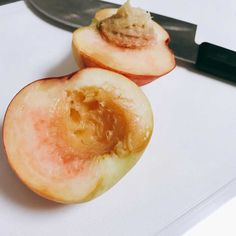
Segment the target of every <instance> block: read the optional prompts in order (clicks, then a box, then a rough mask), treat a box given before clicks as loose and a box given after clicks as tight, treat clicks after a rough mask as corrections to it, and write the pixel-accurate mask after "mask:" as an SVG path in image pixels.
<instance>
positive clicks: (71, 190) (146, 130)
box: [3, 68, 153, 203]
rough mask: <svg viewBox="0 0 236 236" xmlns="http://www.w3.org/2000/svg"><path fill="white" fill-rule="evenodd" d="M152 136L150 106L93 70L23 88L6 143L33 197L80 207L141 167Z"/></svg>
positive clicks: (130, 87) (135, 91)
mask: <svg viewBox="0 0 236 236" xmlns="http://www.w3.org/2000/svg"><path fill="white" fill-rule="evenodd" d="M152 130H153V115H152V110H151V107H150V104H149V102H148V100H147V98H146V96H145V95H144V93H143V92H142V90H141V89H140V88H139V87H138V86H137V85H136V84H135V83H133V82H132V81H130V80H129V79H127V78H126V77H124V76H122V75H120V74H117V73H115V72H111V71H107V70H104V69H100V68H86V69H83V70H81V71H79V72H76V73H73V74H71V75H68V76H64V77H60V78H50V79H42V80H38V81H35V82H33V83H31V84H29V85H28V86H26V87H25V88H23V89H22V90H21V91H20V92H19V93H18V94H17V95H16V96H15V97H14V98H13V100H12V101H11V103H10V105H9V107H8V109H7V112H6V115H5V119H4V126H3V142H4V146H5V150H6V154H7V158H8V161H9V163H10V165H11V167H12V169H13V170H14V171H15V173H16V174H17V175H18V177H19V178H20V179H21V180H22V181H23V183H25V184H26V185H27V186H28V187H29V188H30V189H31V190H33V191H34V192H35V193H37V194H39V195H41V196H43V197H45V198H47V199H50V200H53V201H56V202H61V203H81V202H85V201H88V200H91V199H93V198H95V197H97V196H99V195H100V194H102V193H103V192H105V191H106V190H108V189H109V188H111V187H112V186H113V185H114V184H115V183H117V182H118V181H119V180H120V179H121V177H123V176H124V175H125V174H126V173H127V172H128V171H129V170H130V169H131V167H133V166H134V165H135V163H136V162H137V161H138V160H139V158H140V157H141V155H142V153H143V151H144V150H145V148H146V146H147V144H148V142H149V140H150V137H151V134H152Z"/></svg>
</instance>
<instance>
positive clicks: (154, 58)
mask: <svg viewBox="0 0 236 236" xmlns="http://www.w3.org/2000/svg"><path fill="white" fill-rule="evenodd" d="M116 13H117V9H103V10H100V11H98V12H97V13H96V16H95V20H94V21H93V23H92V24H91V25H90V26H87V27H81V28H79V29H77V30H76V31H75V32H74V33H73V40H72V48H73V52H74V56H75V59H76V61H77V63H78V64H79V65H81V62H82V63H83V64H84V66H86V67H101V68H105V69H108V70H112V71H115V72H117V73H120V74H123V75H125V76H126V77H128V78H130V79H131V80H133V81H134V82H135V83H136V84H137V85H139V86H142V85H145V84H147V83H150V82H151V81H153V80H155V79H157V78H159V77H161V76H163V75H165V74H167V73H168V72H170V71H171V70H173V69H174V68H175V66H176V63H175V57H174V55H173V53H172V51H171V50H170V49H169V47H168V44H169V41H170V38H169V35H168V33H167V32H166V31H165V30H164V29H163V28H162V27H161V26H160V25H159V24H157V23H156V22H154V21H152V24H153V29H154V37H155V41H154V42H153V43H151V44H148V45H147V46H144V47H139V48H135V47H131V48H129V47H123V46H117V45H116V44H114V43H112V42H111V41H109V40H107V39H106V37H104V34H103V33H101V30H100V29H99V26H98V25H99V22H103V21H104V20H105V19H108V18H109V17H112V16H114V15H115V14H116ZM97 22H98V23H97ZM133 25H135V24H133ZM115 33H116V32H115ZM116 34H117V33H116ZM128 37H129V36H128ZM114 38H115V36H114ZM134 38H135V37H134ZM134 40H135V39H134ZM122 42H123V43H124V41H122V40H121V44H122Z"/></svg>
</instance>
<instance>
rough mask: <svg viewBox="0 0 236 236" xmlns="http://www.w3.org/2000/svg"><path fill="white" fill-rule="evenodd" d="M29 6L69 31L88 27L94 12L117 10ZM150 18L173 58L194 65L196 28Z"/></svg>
mask: <svg viewBox="0 0 236 236" xmlns="http://www.w3.org/2000/svg"><path fill="white" fill-rule="evenodd" d="M29 2H30V3H31V4H32V5H33V6H34V7H35V8H36V9H37V10H38V11H40V12H41V13H43V14H44V15H46V16H47V17H49V18H51V19H53V20H56V21H58V22H60V23H63V24H65V25H67V26H70V27H73V28H78V27H79V26H84V25H89V24H90V22H91V19H92V18H93V17H94V15H95V12H96V11H97V10H98V9H101V8H109V7H119V6H120V5H118V4H114V3H109V2H104V1H96V0H80V1H78V0H77V1H76V0H67V1H64V0H50V1H48V0H46V1H42V0H30V1H29ZM151 14H152V17H153V20H154V21H156V22H158V23H159V24H160V25H161V26H162V27H164V28H165V29H166V30H167V32H168V33H169V35H170V38H171V42H170V48H171V49H172V50H173V51H174V54H175V57H176V58H178V59H181V60H184V61H187V62H190V63H195V62H196V58H197V53H198V45H197V44H196V43H195V41H194V38H195V33H196V29H197V25H194V24H191V23H188V22H184V21H180V20H177V19H174V18H170V17H166V16H162V15H159V14H156V13H151ZM180 45H181V47H180ZM183 48H184V50H183Z"/></svg>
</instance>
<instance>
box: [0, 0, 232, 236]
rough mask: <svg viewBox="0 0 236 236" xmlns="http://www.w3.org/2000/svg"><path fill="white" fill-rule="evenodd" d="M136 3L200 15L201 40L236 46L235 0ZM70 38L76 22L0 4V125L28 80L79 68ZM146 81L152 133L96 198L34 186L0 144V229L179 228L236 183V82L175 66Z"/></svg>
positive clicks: (121, 234)
mask: <svg viewBox="0 0 236 236" xmlns="http://www.w3.org/2000/svg"><path fill="white" fill-rule="evenodd" d="M117 2H118V1H117ZM133 3H136V5H139V6H142V7H144V8H147V9H149V10H152V11H156V12H158V13H160V14H165V15H169V16H173V17H177V18H181V19H183V20H188V21H193V22H196V23H198V24H199V25H200V29H199V33H198V36H197V40H198V41H201V40H204V39H205V40H208V41H211V42H213V43H218V44H219V45H222V46H225V47H228V48H231V49H233V50H236V40H235V39H236V29H235V27H234V25H233V23H232V22H236V13H235V12H236V3H235V1H234V0H232V1H230V0H228V1H227V4H225V3H224V2H223V1H221V0H218V1H214V5H213V4H212V1H210V0H208V1H189V0H182V1H178V2H177V1H175V0H166V1H156V0H149V1H145V0H143V1H138V0H137V1H133ZM208 6H209V7H210V8H209V7H208ZM220 14H223V16H220ZM204 23H205V24H204ZM230 24H231V25H230ZM232 27H234V28H233V29H232ZM70 47H71V33H70V32H67V31H65V30H62V29H59V28H56V27H55V26H52V25H50V24H49V23H47V22H45V21H43V20H42V19H40V18H39V17H38V16H36V15H35V14H34V13H33V12H32V11H31V10H30V9H29V8H28V7H27V6H26V4H25V3H24V2H18V3H13V4H10V5H6V6H1V7H0V125H2V120H3V116H4V112H5V110H6V107H7V105H8V103H9V102H10V100H11V99H12V97H13V96H14V95H15V94H16V93H17V91H19V90H20V89H21V88H22V87H23V86H25V85H26V84H28V83H30V82H31V81H34V80H36V79H39V78H42V77H49V76H59V75H62V74H66V73H69V72H71V71H74V70H76V68H77V67H76V65H75V62H74V60H73V57H72V55H71V48H70ZM143 90H144V92H145V93H146V95H147V96H148V98H149V99H150V102H151V104H152V108H153V112H154V117H155V130H154V134H153V137H152V140H151V143H150V144H149V146H148V148H147V150H146V152H145V154H144V155H143V158H142V159H141V160H140V161H139V163H138V164H137V165H136V166H135V167H134V168H133V169H132V170H131V171H130V172H129V173H128V174H127V176H125V177H124V178H123V179H122V180H121V181H120V182H119V183H118V184H117V185H116V186H114V187H113V188H112V189H111V190H109V191H108V192H107V193H105V194H104V195H102V196H101V197H99V198H97V199H95V200H94V201H91V202H88V203H85V204H81V205H70V206H63V205H59V204H55V203H52V202H49V201H47V200H44V199H42V198H40V197H38V196H36V195H35V194H34V193H32V192H31V191H30V190H28V189H27V188H26V187H25V186H24V185H23V184H22V183H21V182H20V181H19V180H18V179H17V178H16V176H15V175H14V174H13V172H12V171H11V169H10V168H9V166H8V164H7V162H6V159H5V155H4V152H3V150H2V149H3V148H2V147H1V152H0V155H1V156H0V235H4V236H5V235H6V236H48V235H57V236H67V235H68V236H93V235H99V236H153V235H168V236H175V235H181V234H182V233H183V232H184V231H185V230H186V229H188V227H190V226H192V225H193V224H194V223H196V222H197V221H198V220H200V219H201V217H203V216H204V215H206V214H208V212H209V211H211V210H213V209H215V208H216V207H218V206H219V204H222V203H223V202H224V201H226V200H227V199H229V198H230V197H231V196H232V195H234V193H236V191H235V190H236V184H235V183H234V182H233V180H234V179H235V178H236V87H235V86H232V85H230V84H226V83H223V82H220V81H216V80H214V79H213V78H211V77H208V76H206V75H205V74H197V73H195V72H193V71H190V70H188V69H186V68H184V67H179V66H178V67H177V68H176V69H175V70H174V71H173V72H171V73H170V74H168V75H166V76H164V77H163V78H162V79H160V80H156V81H155V82H153V83H151V84H149V85H146V86H145V87H143Z"/></svg>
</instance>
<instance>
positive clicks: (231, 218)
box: [184, 198, 236, 236]
mask: <svg viewBox="0 0 236 236" xmlns="http://www.w3.org/2000/svg"><path fill="white" fill-rule="evenodd" d="M235 218H236V198H234V199H232V200H231V201H229V202H228V203H226V204H225V205H224V206H222V207H220V209H218V210H217V211H216V212H214V213H213V214H211V215H210V216H209V217H207V219H205V220H204V221H202V222H201V223H199V224H197V225H196V226H195V227H193V228H192V229H191V230H189V231H188V232H187V233H186V234H184V236H204V235H214V236H222V235H227V236H235V235H236V225H235Z"/></svg>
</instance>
